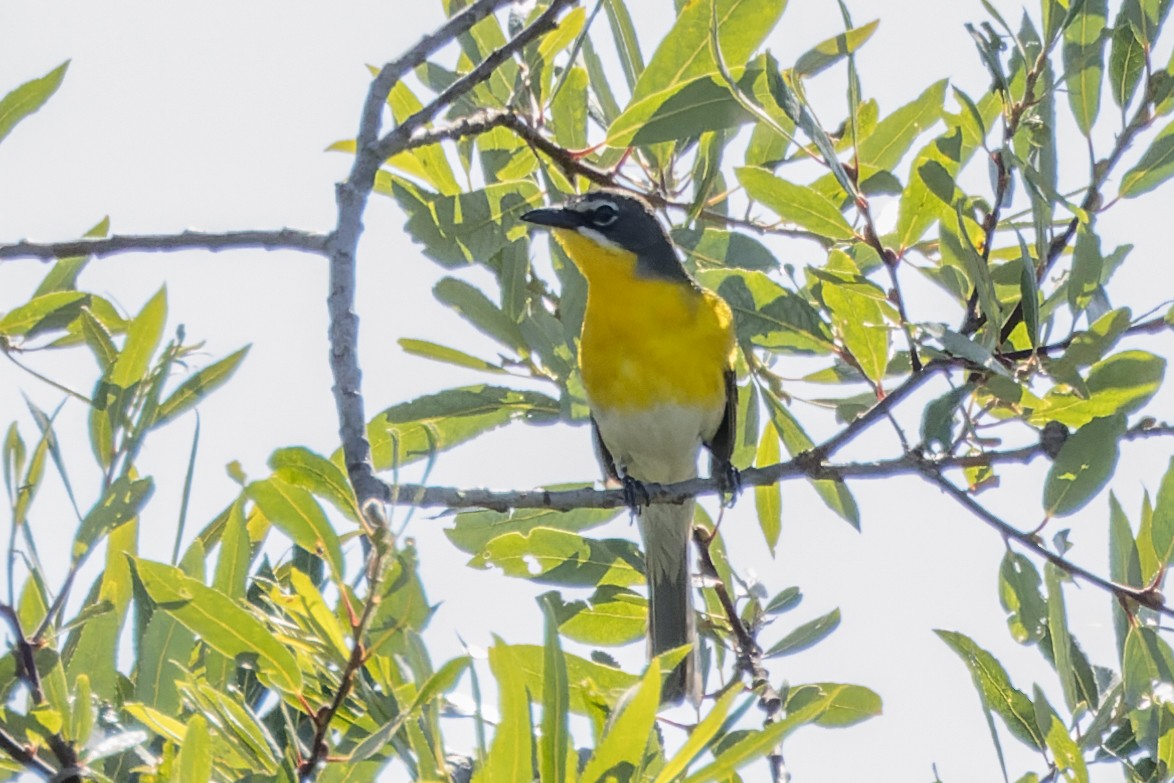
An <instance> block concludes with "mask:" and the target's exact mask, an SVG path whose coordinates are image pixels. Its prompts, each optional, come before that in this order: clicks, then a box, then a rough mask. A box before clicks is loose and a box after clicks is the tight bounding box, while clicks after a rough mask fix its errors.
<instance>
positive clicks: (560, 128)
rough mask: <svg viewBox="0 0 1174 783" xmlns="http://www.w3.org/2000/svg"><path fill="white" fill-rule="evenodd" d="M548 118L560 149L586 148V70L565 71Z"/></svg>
mask: <svg viewBox="0 0 1174 783" xmlns="http://www.w3.org/2000/svg"><path fill="white" fill-rule="evenodd" d="M575 10H576V11H581V10H582V9H581V8H580V9H575ZM571 13H574V11H572V12H571ZM550 116H551V119H552V120H553V124H554V133H555V141H557V142H558V143H559V144H560V145H561V146H562V147H564V148H566V149H570V150H580V149H583V148H584V147H586V146H587V71H586V70H584V69H583V68H580V67H578V66H576V67H574V68H571V69H570V70H569V71H567V76H566V78H565V79H564V81H563V86H562V89H560V90H559V91H558V94H557V95H555V96H554V100H553V101H551V104H550Z"/></svg>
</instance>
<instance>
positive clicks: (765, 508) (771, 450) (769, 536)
mask: <svg viewBox="0 0 1174 783" xmlns="http://www.w3.org/2000/svg"><path fill="white" fill-rule="evenodd" d="M780 455H781V451H780V449H779V435H778V433H777V432H776V431H775V428H774V426H773V425H771V424H770V423H767V424H766V426H765V427H763V430H762V436H761V437H760V438H759V439H758V453H757V454H756V455H755V458H754V464H755V465H757V466H758V467H760V468H762V467H766V466H768V465H774V464H777V463H778V462H779V459H780ZM754 508H755V510H756V511H757V512H758V526H759V527H760V528H761V529H762V536H763V538H765V539H766V545H767V546H768V547H770V553H771V555H772V556H773V555H774V553H775V548H776V547H777V546H778V545H779V535H780V534H781V533H782V531H783V490H782V487H781V486H779V485H778V484H777V483H774V484H766V485H764V486H759V487H755V488H754Z"/></svg>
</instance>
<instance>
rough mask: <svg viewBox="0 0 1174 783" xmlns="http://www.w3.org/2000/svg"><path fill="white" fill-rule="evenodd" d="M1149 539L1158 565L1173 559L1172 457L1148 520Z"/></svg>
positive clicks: (1173, 485)
mask: <svg viewBox="0 0 1174 783" xmlns="http://www.w3.org/2000/svg"><path fill="white" fill-rule="evenodd" d="M1150 539H1151V541H1153V547H1154V553H1155V554H1156V555H1157V557H1158V563H1159V566H1165V565H1169V564H1170V563H1171V562H1172V561H1174V458H1172V459H1171V460H1170V465H1169V467H1167V468H1166V475H1164V476H1162V484H1161V486H1160V487H1159V489H1158V498H1157V503H1156V505H1155V506H1154V514H1153V519H1152V521H1151V522H1150Z"/></svg>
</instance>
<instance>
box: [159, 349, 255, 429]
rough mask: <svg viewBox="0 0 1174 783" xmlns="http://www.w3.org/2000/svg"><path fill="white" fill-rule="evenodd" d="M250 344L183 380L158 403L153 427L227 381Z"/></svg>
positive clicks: (191, 405) (179, 414)
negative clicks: (168, 395) (169, 394)
mask: <svg viewBox="0 0 1174 783" xmlns="http://www.w3.org/2000/svg"><path fill="white" fill-rule="evenodd" d="M249 348H250V346H247V345H246V346H245V347H244V348H241V349H240V350H239V351H237V352H236V353H232V354H229V355H228V356H226V357H224V358H223V359H221V360H220V361H218V362H214V363H212V364H210V365H208V366H207V367H205V368H204V369H202V370H200V371H199V372H197V373H196V374H195V375H192V376H191V377H189V378H187V379H185V380H184V382H183V383H181V384H180V385H179V388H177V389H176V390H175V391H174V392H172V393H171V396H170V397H168V398H167V399H166V400H164V401H163V402H162V403H160V405H159V410H158V412H157V413H156V415H155V423H154V424H153V425H152V426H153V427H159V426H161V425H163V424H166V423H167V422H169V421H171V420H172V419H175V418H177V417H179V416H181V415H183V414H184V413H186V412H187V411H188V410H190V409H192V408H194V407H196V405H197V403H199V401H200V400H202V399H204V398H205V397H207V396H208V395H209V394H211V393H212V392H214V391H216V389H218V388H220V387H221V386H223V385H224V384H226V383H228V379H229V378H231V377H232V376H233V374H234V373H235V372H236V370H237V368H238V367H240V364H241V362H243V361H244V360H245V357H246V356H248V354H249Z"/></svg>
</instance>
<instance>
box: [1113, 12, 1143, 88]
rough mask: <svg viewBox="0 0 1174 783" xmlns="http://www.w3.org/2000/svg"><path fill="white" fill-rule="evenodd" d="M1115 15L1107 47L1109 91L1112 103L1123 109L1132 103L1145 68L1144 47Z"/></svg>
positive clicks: (1127, 25)
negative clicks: (1111, 35)
mask: <svg viewBox="0 0 1174 783" xmlns="http://www.w3.org/2000/svg"><path fill="white" fill-rule="evenodd" d="M1123 12H1124V9H1122V13H1121V14H1118V15H1117V22H1116V23H1115V24H1114V25H1113V37H1112V43H1111V44H1110V46H1109V89H1110V91H1111V92H1112V95H1113V102H1114V103H1116V104H1117V105H1118V106H1119V107H1120V108H1122V109H1125V108H1127V107H1128V106H1129V104H1130V102H1132V101H1133V96H1134V94H1135V93H1136V92H1137V85H1138V84H1140V83H1141V76H1142V74H1143V73H1144V68H1145V47H1143V46H1142V45H1141V42H1140V41H1138V40H1137V36H1135V35H1134V34H1133V28H1131V27H1130V26H1129V24H1128V23H1126V22H1124V21H1123V20H1122V16H1123Z"/></svg>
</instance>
